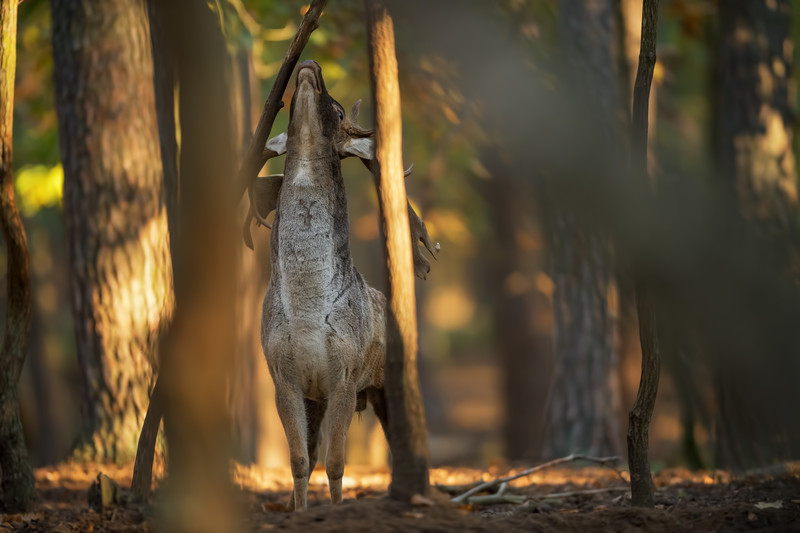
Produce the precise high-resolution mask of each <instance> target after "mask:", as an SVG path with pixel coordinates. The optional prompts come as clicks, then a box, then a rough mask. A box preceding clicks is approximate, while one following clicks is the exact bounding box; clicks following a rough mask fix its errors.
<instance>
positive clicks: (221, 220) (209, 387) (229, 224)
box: [158, 0, 240, 532]
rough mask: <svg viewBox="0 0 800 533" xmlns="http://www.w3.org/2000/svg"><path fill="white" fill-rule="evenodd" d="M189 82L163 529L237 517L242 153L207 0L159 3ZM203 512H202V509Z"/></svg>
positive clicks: (219, 526)
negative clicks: (231, 386)
mask: <svg viewBox="0 0 800 533" xmlns="http://www.w3.org/2000/svg"><path fill="white" fill-rule="evenodd" d="M158 8H159V10H163V11H162V12H163V16H164V19H163V20H164V21H165V28H166V31H165V34H166V35H168V38H169V40H170V45H171V47H172V50H173V51H174V52H175V65H176V74H177V79H178V85H179V87H180V97H179V102H180V126H181V156H180V170H181V176H182V180H181V181H182V186H181V192H180V199H181V205H180V210H179V213H178V220H177V224H176V226H177V230H178V246H177V253H176V254H175V255H176V257H175V273H176V274H175V281H176V283H175V301H176V308H175V316H174V319H173V321H172V324H171V325H170V327H169V330H168V331H167V333H166V334H165V335H164V336H163V338H162V341H161V350H162V354H163V356H162V364H161V377H162V378H163V382H162V383H163V385H164V389H163V393H164V397H165V399H164V408H165V412H164V425H165V431H166V435H167V443H168V445H169V464H168V472H169V480H170V481H169V487H168V492H167V502H168V504H169V507H168V509H169V510H168V512H165V513H163V516H164V520H165V524H163V526H164V529H166V530H170V531H198V532H202V531H224V530H229V529H231V528H232V527H234V528H235V526H233V524H235V520H234V519H233V518H232V517H231V511H232V502H231V494H230V480H229V476H228V468H229V465H228V461H229V458H230V451H231V450H230V421H229V417H228V412H227V403H226V387H227V385H228V383H229V381H228V380H229V379H230V375H231V374H230V371H231V365H232V363H233V354H234V350H235V348H236V343H235V331H236V327H235V326H236V324H235V313H236V304H235V296H236V284H237V280H236V275H237V273H236V254H237V247H236V246H237V243H238V242H239V241H240V236H239V233H238V232H237V231H236V229H237V228H236V224H235V220H236V216H235V209H234V201H233V198H232V196H233V195H232V194H231V190H232V188H233V183H234V176H235V175H236V172H235V171H236V169H235V162H236V159H237V156H238V155H239V154H234V152H233V150H232V149H231V147H232V144H233V142H234V141H233V140H234V139H236V138H237V135H236V133H234V129H233V121H232V120H231V114H232V110H231V105H230V103H231V99H230V92H229V88H228V85H227V80H229V79H230V77H231V71H230V63H229V61H228V57H227V53H226V48H225V42H224V39H223V37H222V33H221V31H220V27H219V22H218V20H217V18H216V17H215V15H214V14H213V13H212V12H211V11H210V10H209V9H208V8H207V6H206V3H205V2H203V1H201V0H172V1H170V2H159V6H158ZM198 510H200V511H201V512H198Z"/></svg>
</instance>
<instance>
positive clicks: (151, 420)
mask: <svg viewBox="0 0 800 533" xmlns="http://www.w3.org/2000/svg"><path fill="white" fill-rule="evenodd" d="M156 1H157V0H147V14H148V20H149V22H150V43H151V46H152V51H153V88H154V91H155V102H156V117H157V121H158V137H159V146H160V148H161V170H162V175H163V180H162V182H163V193H164V199H165V200H164V201H165V206H166V210H167V227H168V229H169V248H170V262H171V265H174V263H175V261H174V260H175V250H176V247H177V227H176V224H177V222H176V221H177V216H178V191H179V186H178V184H179V177H178V161H177V159H178V143H177V139H176V125H175V87H176V84H175V73H174V65H173V63H174V59H173V54H172V50H171V49H170V47H169V45H168V40H167V36H166V35H165V33H164V31H165V28H164V21H163V20H162V19H163V17H162V15H161V14H160V12H159V10H158V6H157V5H156ZM173 274H174V270H173ZM162 329H163V328H162ZM158 363H159V361H158V359H157V358H156V359H155V361H154V364H155V367H154V371H155V370H156V369H157V367H158ZM160 381H161V382H160ZM163 388H164V385H163V380H159V376H158V375H156V383H155V385H153V389H152V392H151V394H150V401H149V403H148V405H147V412H146V414H145V417H144V422H143V423H142V430H141V432H140V433H139V442H138V444H137V448H136V459H135V461H134V463H133V476H132V478H131V489H132V490H133V491H134V492H135V493H136V494H137V495H138V496H140V497H142V498H146V497H147V496H148V495H149V494H150V486H151V483H152V479H153V461H154V459H155V454H156V442H157V440H158V435H159V432H160V428H161V419H162V418H163V417H164V405H163V402H164V394H163V392H162V389H163Z"/></svg>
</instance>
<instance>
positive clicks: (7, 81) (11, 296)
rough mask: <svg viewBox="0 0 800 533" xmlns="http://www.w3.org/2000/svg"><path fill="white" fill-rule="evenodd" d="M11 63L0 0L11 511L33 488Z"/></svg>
mask: <svg viewBox="0 0 800 533" xmlns="http://www.w3.org/2000/svg"><path fill="white" fill-rule="evenodd" d="M16 66H17V0H0V70H2V72H3V75H2V76H0V209H2V213H0V216H1V217H2V218H1V219H0V222H1V223H2V226H3V237H4V238H5V241H6V249H7V254H8V269H7V272H8V274H7V275H8V285H7V289H6V290H7V294H8V305H7V307H6V324H5V336H4V337H3V346H2V352H0V473H2V476H3V477H2V483H1V486H2V498H0V510H2V511H6V512H10V513H14V512H19V511H25V510H27V509H28V508H29V507H30V506H31V504H32V503H33V498H34V490H35V487H34V480H33V471H32V470H31V465H30V463H29V462H28V450H27V448H26V447H25V437H24V436H23V434H22V422H21V421H20V414H19V401H18V399H17V384H18V383H19V376H20V373H21V372H22V363H23V362H24V361H25V355H26V354H27V352H28V341H29V337H30V331H31V312H32V310H33V298H32V295H31V266H30V256H29V255H28V238H27V236H26V235H25V228H24V227H23V226H22V219H21V218H20V216H19V211H18V210H17V204H16V202H15V201H14V175H13V171H12V168H11V156H12V140H11V137H12V135H11V132H12V130H13V120H14V78H15V76H14V74H15V72H16Z"/></svg>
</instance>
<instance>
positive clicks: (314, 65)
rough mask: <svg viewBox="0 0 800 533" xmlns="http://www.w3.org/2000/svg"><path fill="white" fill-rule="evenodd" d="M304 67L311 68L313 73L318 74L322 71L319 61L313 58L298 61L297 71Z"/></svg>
mask: <svg viewBox="0 0 800 533" xmlns="http://www.w3.org/2000/svg"><path fill="white" fill-rule="evenodd" d="M305 68H310V69H312V70H313V71H314V73H315V74H320V73H321V72H322V68H320V66H319V63H317V62H316V61H314V60H313V59H309V60H307V61H303V62H302V63H300V68H298V69H297V72H300V71H301V70H303V69H305Z"/></svg>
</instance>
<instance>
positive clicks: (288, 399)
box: [275, 383, 311, 511]
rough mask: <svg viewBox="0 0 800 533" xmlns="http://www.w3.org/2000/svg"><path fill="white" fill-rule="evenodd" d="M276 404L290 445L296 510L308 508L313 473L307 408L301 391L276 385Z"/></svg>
mask: <svg viewBox="0 0 800 533" xmlns="http://www.w3.org/2000/svg"><path fill="white" fill-rule="evenodd" d="M275 404H276V406H277V408H278V416H280V419H281V423H282V424H283V432H284V433H285V434H286V440H287V441H288V443H289V457H290V461H291V465H292V477H293V478H294V491H293V495H294V509H296V510H298V511H302V510H303V509H305V508H306V493H307V491H308V477H309V475H310V473H311V468H310V467H309V461H308V445H307V440H306V439H307V436H308V426H307V422H306V406H305V403H304V401H303V395H302V393H301V392H300V391H298V390H294V389H293V388H291V387H287V386H279V385H278V384H277V383H276V384H275Z"/></svg>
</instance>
